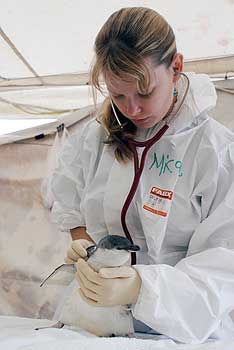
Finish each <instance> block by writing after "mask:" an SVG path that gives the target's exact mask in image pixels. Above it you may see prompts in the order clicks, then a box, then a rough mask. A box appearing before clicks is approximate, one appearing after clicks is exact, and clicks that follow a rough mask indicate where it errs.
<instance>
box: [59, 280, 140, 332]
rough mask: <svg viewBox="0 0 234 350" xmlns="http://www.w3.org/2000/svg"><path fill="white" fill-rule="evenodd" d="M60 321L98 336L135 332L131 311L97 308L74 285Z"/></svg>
mask: <svg viewBox="0 0 234 350" xmlns="http://www.w3.org/2000/svg"><path fill="white" fill-rule="evenodd" d="M59 321H61V322H63V323H64V324H65V325H69V326H75V327H79V328H81V329H83V330H86V331H88V332H90V333H93V334H95V335H97V336H111V335H113V334H114V335H119V336H124V335H128V334H130V333H133V332H134V329H133V318H132V314H131V311H130V310H129V309H127V308H126V307H125V306H122V305H118V306H112V307H95V306H91V305H89V304H87V303H86V302H85V301H84V300H83V299H82V298H81V296H80V295H79V293H78V285H77V284H76V285H74V288H73V290H72V292H71V294H70V295H69V296H68V297H67V298H66V301H65V302H64V305H63V307H62V310H61V313H60V316H59Z"/></svg>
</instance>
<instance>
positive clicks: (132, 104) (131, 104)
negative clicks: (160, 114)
mask: <svg viewBox="0 0 234 350" xmlns="http://www.w3.org/2000/svg"><path fill="white" fill-rule="evenodd" d="M125 109H126V114H127V115H128V116H129V117H134V116H136V115H138V114H140V113H141V112H142V108H141V106H140V105H139V103H137V101H127V102H126V106H125Z"/></svg>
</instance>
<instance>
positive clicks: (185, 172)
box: [52, 74, 234, 344]
mask: <svg viewBox="0 0 234 350" xmlns="http://www.w3.org/2000/svg"><path fill="white" fill-rule="evenodd" d="M188 76H189V79H190V88H189V92H188V95H187V97H186V99H185V101H184V103H183V106H182V108H181V109H180V110H179V112H178V113H177V114H176V115H175V116H174V118H173V119H172V123H171V125H170V127H169V129H168V130H167V131H166V133H165V134H164V136H163V137H162V138H161V139H160V140H159V141H158V142H157V143H156V144H154V145H153V146H152V147H151V148H150V150H149V151H148V153H147V157H146V161H145V166H144V170H143V173H142V176H141V180H140V183H139V186H138V189H137V191H136V193H135V196H134V198H133V201H132V203H131V205H130V207H129V209H128V212H127V216H126V224H127V227H128V230H129V232H130V233H131V235H132V238H133V241H134V243H135V244H138V245H139V246H140V247H141V251H140V252H139V253H137V264H136V266H135V268H136V269H137V271H138V273H139V274H140V276H141V279H142V287H141V291H140V295H139V297H138V300H137V303H136V304H135V305H133V306H132V312H133V316H134V317H135V318H136V319H138V320H140V321H141V322H143V323H145V324H146V325H147V326H148V327H150V328H152V329H153V330H155V331H156V332H158V333H161V334H164V335H166V336H168V337H170V338H172V339H175V340H176V341H179V342H184V343H194V344H195V343H201V342H204V341H205V340H206V339H208V338H209V337H214V338H228V339H233V338H234V328H233V324H232V323H231V320H230V319H229V316H228V314H229V312H230V311H231V310H233V309H234V293H233V291H234V267H233V266H234V264H233V261H234V250H233V248H234V238H233V237H234V232H233V230H234V229H233V227H234V143H233V142H234V134H233V133H232V132H231V131H229V130H228V129H226V128H225V127H224V126H222V125H221V124H219V123H218V122H216V121H215V120H213V119H211V118H210V117H209V116H208V114H207V111H208V110H209V109H210V108H212V107H214V105H215V103H216V93H215V89H214V86H213V85H212V84H211V83H210V81H209V79H208V77H207V76H206V75H195V74H189V75H188ZM184 91H185V82H184V81H183V80H181V81H179V84H178V97H179V101H180V99H182V97H183V93H184ZM178 103H179V102H178ZM175 107H176V106H175ZM162 123H163V122H160V123H158V124H157V125H156V126H155V127H153V128H151V129H138V131H137V135H136V139H138V140H146V139H149V138H150V137H152V136H153V135H155V133H156V132H157V130H158V129H159V128H160V126H161V125H162ZM105 139H106V134H105V131H104V130H103V129H102V127H101V126H100V125H98V124H97V123H96V121H91V122H90V123H89V124H87V125H86V127H85V128H84V129H83V130H82V131H81V132H80V135H77V134H74V135H73V136H72V137H71V138H70V140H69V143H68V144H67V146H66V147H65V148H64V150H63V153H62V154H61V157H60V164H59V166H58V168H57V169H56V171H55V173H54V176H53V180H52V188H53V193H54V196H55V202H54V206H53V210H52V219H53V220H54V221H55V222H57V223H59V224H60V225H61V227H62V228H63V229H64V230H69V229H72V228H74V227H77V226H85V227H86V229H87V232H88V234H89V235H90V236H91V237H92V239H93V240H95V241H98V240H99V239H100V238H102V237H104V236H105V235H106V234H107V233H109V234H120V235H124V232H123V229H122V226H121V220H120V217H121V209H122V207H123V204H124V202H125V199H126V197H127V195H128V192H129V190H130V187H131V184H132V181H133V178H134V165H133V162H131V161H129V162H128V163H127V164H122V163H119V162H117V161H116V160H115V158H114V149H113V148H112V147H110V146H108V145H105V144H104V143H103V141H104V140H105ZM137 151H138V155H139V158H140V157H141V154H142V149H138V150H137Z"/></svg>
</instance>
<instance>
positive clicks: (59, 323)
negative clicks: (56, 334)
mask: <svg viewBox="0 0 234 350" xmlns="http://www.w3.org/2000/svg"><path fill="white" fill-rule="evenodd" d="M63 326H64V323H62V322H60V321H58V322H56V323H55V324H53V325H52V326H46V327H38V328H35V331H39V330H40V329H47V328H63Z"/></svg>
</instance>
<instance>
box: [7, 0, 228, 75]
mask: <svg viewBox="0 0 234 350" xmlns="http://www.w3.org/2000/svg"><path fill="white" fill-rule="evenodd" d="M126 6H146V7H151V8H153V9H156V10H158V11H159V12H160V13H161V14H162V15H164V16H165V17H166V18H167V19H168V21H169V22H170V23H171V25H172V26H173V28H174V30H175V33H176V36H177V42H178V49H179V51H182V52H183V53H184V56H185V58H186V59H194V58H200V57H210V56H222V55H230V54H233V53H234V40H233V35H234V34H233V33H234V3H233V1H232V0H207V1H203V0H196V1H187V0H177V1H176V2H174V1H171V0H142V1H139V0H111V1H109V0H102V1H99V2H98V1H93V0H86V1H85V2H84V1H77V0H69V1H68V0H42V1H39V2H37V1H30V0H21V1H20V5H19V2H18V1H17V0H8V1H5V0H0V7H1V13H0V23H1V28H2V30H3V31H4V32H5V33H6V35H7V36H8V37H9V38H10V39H11V41H12V42H13V43H14V45H15V46H16V48H17V49H18V50H19V52H20V53H21V54H22V55H23V56H24V58H25V59H26V60H27V61H28V63H29V64H30V65H31V67H32V68H33V69H34V70H35V71H36V72H37V74H39V75H50V74H62V73H74V72H84V71H88V69H89V66H90V62H91V61H92V57H93V42H94V38H95V36H96V34H97V32H98V30H99V29H100V27H101V26H102V24H103V23H104V21H105V20H106V19H107V18H108V16H109V15H110V14H111V13H112V12H114V11H115V10H117V9H119V8H121V7H126ZM191 43H193V44H192V45H191ZM0 49H1V52H3V53H4V54H3V55H0V67H1V68H0V75H1V76H3V77H5V78H20V77H30V76H33V74H32V73H31V72H30V71H29V70H28V69H26V67H25V65H24V64H23V63H22V62H21V61H20V60H19V59H18V58H17V56H16V55H15V53H14V51H13V50H12V49H10V48H9V46H8V45H7V44H6V42H5V41H4V40H3V39H1V40H0ZM64 53H66V54H64Z"/></svg>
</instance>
